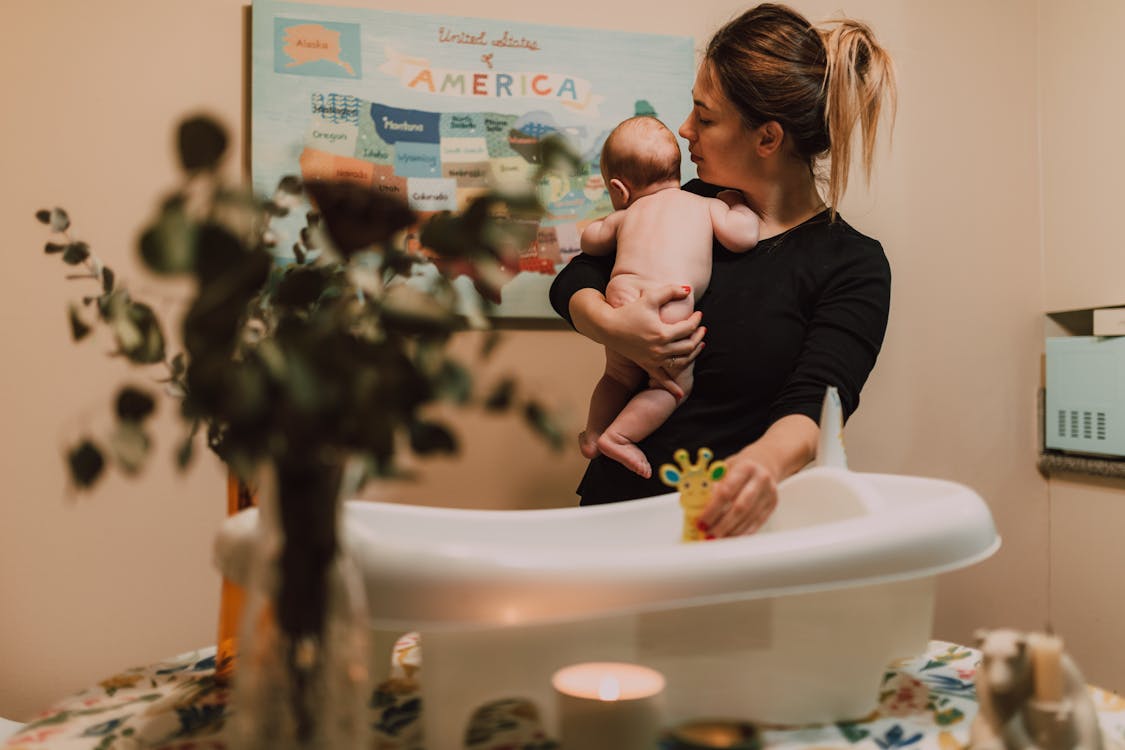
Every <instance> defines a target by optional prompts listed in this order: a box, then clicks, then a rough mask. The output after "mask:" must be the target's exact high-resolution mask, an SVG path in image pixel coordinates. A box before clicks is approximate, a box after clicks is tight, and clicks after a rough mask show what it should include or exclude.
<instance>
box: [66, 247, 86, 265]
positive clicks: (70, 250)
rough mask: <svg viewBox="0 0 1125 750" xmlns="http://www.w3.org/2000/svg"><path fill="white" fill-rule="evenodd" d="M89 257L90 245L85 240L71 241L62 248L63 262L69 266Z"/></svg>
mask: <svg viewBox="0 0 1125 750" xmlns="http://www.w3.org/2000/svg"><path fill="white" fill-rule="evenodd" d="M89 257H90V246H89V245H87V244H86V243H85V242H72V243H70V244H69V245H67V246H66V249H65V250H63V256H62V259H63V263H66V264H67V265H70V266H77V265H78V264H79V263H81V262H82V261H84V260H86V259H87V258H89Z"/></svg>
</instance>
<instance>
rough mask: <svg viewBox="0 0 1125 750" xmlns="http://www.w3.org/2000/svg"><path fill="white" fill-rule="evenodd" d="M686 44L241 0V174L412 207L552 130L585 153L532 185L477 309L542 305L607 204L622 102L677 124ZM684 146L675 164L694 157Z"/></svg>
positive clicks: (446, 196) (539, 313) (519, 169)
mask: <svg viewBox="0 0 1125 750" xmlns="http://www.w3.org/2000/svg"><path fill="white" fill-rule="evenodd" d="M692 44H693V42H692V39H691V38H690V37H677V36H661V35H650V34H633V33H627V32H621V31H606V30H597V29H585V28H563V27H552V26H542V25H533V24H527V23H519V22H516V21H500V20H487V19H480V18H464V17H455V16H435V15H417V14H405V13H391V12H387V11H379V10H372V9H368V8H354V7H332V6H326V5H309V4H295V3H283V2H275V1H274V0H255V1H254V5H253V82H252V127H251V133H252V146H251V162H252V172H253V181H254V188H255V190H257V191H258V192H259V193H264V194H269V193H271V192H272V191H273V189H274V187H275V186H276V185H277V183H278V180H280V179H281V177H283V176H285V175H289V174H300V175H301V176H302V177H303V178H305V179H307V180H308V179H318V178H320V179H343V180H354V181H356V182H359V183H362V184H365V185H370V186H373V187H374V188H375V189H377V190H381V191H384V192H387V193H390V194H395V195H398V196H402V197H403V198H405V199H406V200H407V202H408V203H409V204H410V206H411V207H412V208H413V209H414V210H415V211H416V212H418V213H419V214H420V216H422V217H423V218H425V217H426V216H428V215H432V214H434V213H436V212H439V211H445V210H451V211H458V210H461V209H463V208H464V207H465V206H466V205H467V203H468V202H469V201H470V200H472V198H473V197H475V196H477V195H480V194H481V193H483V192H484V191H486V190H488V189H489V187H490V186H502V185H503V184H505V182H506V181H512V180H526V179H527V178H528V177H529V176H530V175H531V174H532V173H533V172H534V171H535V169H536V166H537V165H536V163H535V162H536V161H537V146H536V144H537V143H538V142H539V140H540V139H542V138H544V137H546V136H548V135H550V134H559V135H562V136H563V137H565V138H566V139H567V141H568V142H569V143H570V145H571V147H572V148H573V149H574V150H575V151H576V152H577V153H578V154H580V155H581V156H582V162H583V165H584V166H583V168H582V169H581V170H580V171H579V173H578V174H575V175H573V176H571V177H569V178H562V177H559V176H551V177H549V178H547V179H546V180H544V181H543V182H542V183H541V184H540V185H538V190H539V194H540V196H541V198H542V200H543V202H544V204H545V205H546V208H547V212H546V214H545V216H544V217H543V218H542V219H541V220H540V222H539V226H538V228H537V231H536V232H535V233H534V235H535V237H536V239H535V240H534V241H533V242H531V244H530V245H529V246H528V247H526V248H524V249H523V250H521V252H520V255H519V259H518V265H517V266H516V267H513V268H510V269H509V270H510V271H511V272H512V279H511V281H509V282H508V283H507V284H506V285H504V287H503V288H502V289H501V291H500V298H499V300H493V302H495V303H498V304H496V306H495V307H494V308H493V309H492V310H491V314H493V315H495V316H498V317H511V318H548V317H550V318H553V317H554V313H553V312H552V311H551V310H550V306H549V304H548V302H547V290H548V288H549V286H550V283H551V280H552V279H553V277H554V275H555V274H556V273H557V272H558V270H559V269H560V268H562V266H563V265H564V264H565V263H566V262H567V261H568V260H569V259H570V258H572V257H574V255H576V254H577V253H578V252H579V245H578V239H579V235H580V233H581V231H582V229H583V227H585V226H586V225H587V224H588V223H589V222H590V221H592V220H594V219H596V218H598V217H600V216H604V215H605V214H607V213H609V212H610V211H611V210H612V206H611V205H610V202H609V196H608V195H607V193H606V191H605V186H604V184H603V182H602V179H601V175H600V172H599V169H598V159H599V156H600V152H601V146H602V144H603V143H604V141H605V138H606V136H607V135H608V134H609V132H610V130H612V129H613V127H614V126H615V125H616V124H617V123H618V122H620V121H621V120H623V119H625V118H627V117H630V116H632V115H634V114H651V115H654V116H656V117H658V118H659V119H661V120H662V121H663V122H664V123H665V124H666V125H668V126H669V127H670V128H671V129H672V130H673V131H674V130H676V128H677V127H678V125H679V123H680V122H682V121H683V119H684V117H685V116H686V115H687V113H688V111H689V109H690V107H691V86H692V80H693V77H694V58H693V52H692ZM684 157H685V158H684V161H683V169H684V175H683V176H684V179H688V178H689V177H691V176H693V166H692V164H691V162H690V160H688V159H687V154H686V153H685V154H684ZM279 229H280V231H281V232H282V233H283V234H284V233H285V232H286V226H285V225H284V224H282V225H280V227H279ZM290 229H291V231H299V227H292V228H290ZM283 239H284V238H283ZM291 245H292V242H291V241H290V242H289V244H288V246H291ZM286 246H287V245H286V244H285V242H284V241H283V242H282V243H281V244H280V245H279V247H286ZM458 281H467V280H465V279H463V278H462V279H458ZM457 286H458V289H459V290H461V291H463V292H466V293H467V290H471V289H472V285H471V283H465V284H458V285H457Z"/></svg>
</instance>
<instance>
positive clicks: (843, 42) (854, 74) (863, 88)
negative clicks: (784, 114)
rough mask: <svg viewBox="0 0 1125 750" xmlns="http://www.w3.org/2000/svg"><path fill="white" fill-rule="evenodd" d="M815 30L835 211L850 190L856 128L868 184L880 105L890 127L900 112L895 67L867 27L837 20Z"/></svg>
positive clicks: (830, 190)
mask: <svg viewBox="0 0 1125 750" xmlns="http://www.w3.org/2000/svg"><path fill="white" fill-rule="evenodd" d="M826 26H828V28H820V29H818V31H819V33H820V36H821V39H822V41H823V43H824V49H825V53H826V55H827V63H828V64H827V66H826V67H825V72H824V94H825V105H824V120H825V125H826V126H827V128H828V141H829V148H828V157H829V160H830V164H829V172H828V195H827V196H826V199H827V202H828V205H829V206H831V207H832V209H833V212H835V208H836V205H837V202H838V201H839V200H840V199H841V198H843V196H844V191H845V190H846V189H847V186H848V172H849V171H850V167H851V161H852V140H853V136H854V134H855V127H856V125H857V124H858V125H859V127H860V133H861V139H860V144H861V146H862V151H861V153H860V158H861V164H862V165H863V171H864V177H865V178H866V179H867V180H868V181H870V180H871V166H872V164H873V163H874V160H875V143H876V135H877V133H878V128H879V119H880V115H881V114H882V112H883V105H884V101H885V102H886V104H887V105H888V106H889V108H890V113H889V116H890V124H891V126H892V127H893V125H894V118H895V114H896V111H897V107H898V97H897V90H896V86H895V69H894V62H893V61H892V60H891V56H890V54H888V53H887V51H886V50H885V49H883V47H882V46H880V45H879V43H878V42H877V41H876V40H875V35H874V33H872V31H871V29H870V27H868V26H867V24H864V23H861V22H859V21H855V20H852V19H840V20H835V21H830V22H828V24H826Z"/></svg>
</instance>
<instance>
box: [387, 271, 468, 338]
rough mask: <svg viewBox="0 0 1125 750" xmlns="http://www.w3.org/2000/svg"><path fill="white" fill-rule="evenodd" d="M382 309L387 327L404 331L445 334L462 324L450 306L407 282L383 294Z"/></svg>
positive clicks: (408, 332)
mask: <svg viewBox="0 0 1125 750" xmlns="http://www.w3.org/2000/svg"><path fill="white" fill-rule="evenodd" d="M382 310H383V318H384V320H385V323H386V325H387V327H389V328H394V329H396V330H397V331H399V332H401V333H405V334H426V335H442V334H448V333H450V332H452V331H453V330H455V329H456V328H457V327H458V325H459V319H458V318H457V315H456V314H455V313H454V311H453V310H452V309H451V308H450V307H449V306H447V305H443V304H441V303H440V302H438V301H437V300H436V299H434V298H433V297H432V296H431V295H429V294H426V293H425V292H423V291H420V290H419V289H416V288H415V287H413V286H410V285H408V284H395V285H394V286H392V287H389V288H388V289H387V291H386V294H385V295H384V296H383V301H382Z"/></svg>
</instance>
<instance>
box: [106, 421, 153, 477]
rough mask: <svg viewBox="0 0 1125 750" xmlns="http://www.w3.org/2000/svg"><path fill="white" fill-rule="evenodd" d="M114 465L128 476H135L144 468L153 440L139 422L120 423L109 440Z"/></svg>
mask: <svg viewBox="0 0 1125 750" xmlns="http://www.w3.org/2000/svg"><path fill="white" fill-rule="evenodd" d="M109 447H110V450H111V451H112V454H113V460H114V463H116V464H117V465H118V466H120V467H121V470H122V471H124V472H125V473H126V474H129V475H133V474H136V473H138V472H139V471H140V470H141V469H143V468H144V465H145V460H146V459H147V458H148V454H149V450H150V449H151V448H152V440H151V439H150V438H149V436H148V434H147V433H145V431H144V430H143V429H142V428H141V426H140V424H139V423H137V422H118V423H117V429H115V430H114V431H113V434H112V435H111V436H110V439H109Z"/></svg>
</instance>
